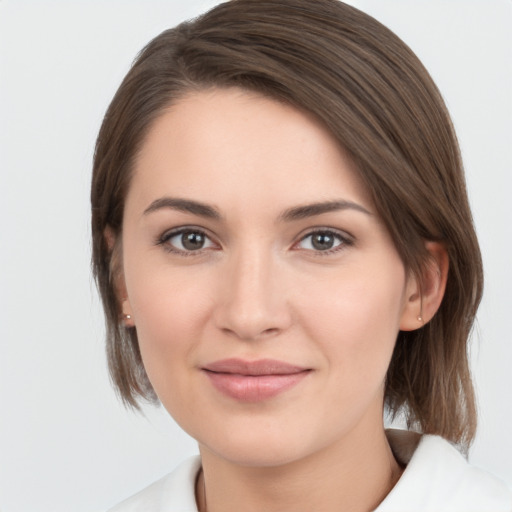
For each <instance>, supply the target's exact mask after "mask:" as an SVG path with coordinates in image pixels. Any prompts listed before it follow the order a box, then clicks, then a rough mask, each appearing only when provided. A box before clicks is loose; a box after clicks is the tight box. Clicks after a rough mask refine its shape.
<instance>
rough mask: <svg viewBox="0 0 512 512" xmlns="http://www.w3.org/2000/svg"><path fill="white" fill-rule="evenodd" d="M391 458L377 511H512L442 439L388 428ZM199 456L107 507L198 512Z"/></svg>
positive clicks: (502, 488)
mask: <svg viewBox="0 0 512 512" xmlns="http://www.w3.org/2000/svg"><path fill="white" fill-rule="evenodd" d="M387 435H388V440H389V443H390V445H391V448H392V450H393V453H394V454H395V457H396V458H397V459H398V460H399V461H400V462H401V463H402V464H405V465H406V468H405V471H404V472H403V474H402V476H401V478H400V480H399V481H398V483H397V484H396V485H395V487H394V488H393V489H392V490H391V492H390V493H389V494H388V496H387V497H386V498H385V499H384V501H383V502H382V503H381V504H380V505H379V506H378V507H377V509H376V510H375V512H512V492H511V491H510V490H509V489H508V488H507V486H506V485H505V484H504V483H503V482H501V481H500V480H498V479H497V478H495V477H494V476H492V475H491V474H489V473H487V472H485V471H483V470H481V469H478V468H476V467H473V466H471V465H470V464H468V462H467V461H466V459H464V457H463V456H462V455H461V454H460V453H459V452H458V451H457V450H456V449H455V448H454V447H453V446H452V445H451V444H450V443H449V442H448V441H446V440H444V439H442V438H441V437H438V436H429V435H424V436H419V435H418V434H415V433H413V432H406V431H399V430H391V431H387ZM200 468H201V460H200V458H199V457H198V456H196V457H192V458H190V459H188V460H186V461H184V462H183V463H181V464H180V465H179V466H178V467H177V468H176V469H175V470H174V471H173V472H172V473H170V474H168V475H166V476H164V477H163V478H161V479H160V480H158V481H157V482H155V483H153V484H152V485H150V486H149V487H146V488H145V489H143V490H142V491H140V492H139V493H137V494H135V495H134V496H132V497H131V498H128V499H127V500H125V501H123V502H122V503H120V504H119V505H117V506H116V507H114V508H112V509H111V510H110V511H109V512H197V505H196V500H195V489H194V486H195V481H196V477H197V473H198V471H199V469H200Z"/></svg>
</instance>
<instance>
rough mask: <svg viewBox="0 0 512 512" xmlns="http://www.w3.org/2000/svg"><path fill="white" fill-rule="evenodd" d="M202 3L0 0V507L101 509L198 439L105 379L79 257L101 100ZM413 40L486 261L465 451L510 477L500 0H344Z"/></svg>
mask: <svg viewBox="0 0 512 512" xmlns="http://www.w3.org/2000/svg"><path fill="white" fill-rule="evenodd" d="M214 3H215V2H203V1H199V0H187V1H184V0H166V1H154V0H152V1H147V0H146V1H143V0H139V1H132V0H115V1H114V0H109V1H108V2H105V1H101V2H100V1H99V0H89V1H85V0H82V1H63V0H61V1H45V2H41V1H36V0H33V1H28V0H18V1H15V0H12V1H10V0H0V237H1V238H0V404H1V405H0V407H1V413H0V509H1V510H2V511H3V512H69V511H74V512H81V511H88V512H95V511H100V510H105V509H106V508H108V507H109V506H111V505H113V504H114V503H116V502H118V501H119V500H121V499H122V498H123V497H125V496H127V495H129V494H131V493H133V492H134V491H136V490H138V489H139V488H141V487H143V486H145V485H146V484H148V483H149V482H151V481H152V480H154V479H156V478H157V477H159V476H160V475H162V474H164V473H166V472H168V471H169V470H170V469H172V468H173V467H174V466H175V465H176V464H177V463H178V462H179V461H180V460H181V459H183V458H184V457H185V456H187V455H189V454H192V453H195V452H196V447H195V444H194V441H193V440H191V439H190V438H188V437H187V436H186V435H185V434H183V433H182V432H180V431H179V429H178V427H176V426H175V424H174V423H173V422H172V420H170V419H169V418H168V417H167V415H166V414H165V412H164V411H162V410H159V409H152V408H150V409H148V411H147V417H142V416H139V415H134V414H132V413H129V412H126V411H125V410H124V409H123V407H122V406H121V405H120V404H119V403H118V402H117V401H116V398H115V396H114V393H113V391H112V390H111V388H110V387H109V381H108V377H107V373H106V367H105V362H104V354H103V320H102V314H101V311H100V306H99V304H98V299H97V296H96V292H95V289H94V285H93V283H92V281H91V277H90V273H89V257H90V241H89V236H90V235H89V224H88V223H89V204H88V194H89V180H90V168H91V159H92V151H93V145H94V140H95V136H96V133H97V130H98V128H99V125H100V123H101V119H102V116H103V114H104V111H105V109H106V107H107V105H108V102H109V101H110V99H111V97H112V95H113V94H114V92H115V90H116V88H117V86H118V85H119V83H120V81H121V79H122V77H123V76H124V74H125V73H126V71H127V70H128V67H129V65H130V63H131V61H132V59H133V58H134V56H135V55H136V53H137V52H138V51H139V50H140V49H141V48H142V46H143V45H144V44H145V43H146V42H148V41H149V39H151V38H152V37H154V36H155V35H157V34H158V33H159V32H161V31H162V30H164V29H166V28H168V27H170V26H173V25H175V24H176V23H177V22H179V21H181V20H183V19H186V18H188V17H190V16H193V15H195V14H198V13H199V12H201V11H202V10H204V9H205V8H206V7H209V6H211V5H213V4H214ZM351 3H352V4H354V5H356V6H358V7H359V8H361V9H362V10H365V11H367V12H368V13H370V14H372V15H374V16H375V17H376V18H377V19H379V20H381V21H382V22H384V23H385V24H387V25H388V26H389V27H390V28H392V29H393V30H394V31H395V32H397V34H398V35H400V36H401V37H402V38H403V39H404V40H405V41H406V42H407V43H408V44H409V45H410V46H411V47H412V48H413V50H414V51H416V52H417V54H418V55H419V57H420V58H421V59H422V60H423V61H424V63H425V64H426V66H427V68H428V69H429V70H430V71H431V73H432V75H433V77H434V79H435V80H436V81H437V83H438V85H439V87H440V89H441V91H442V93H443V95H444V97H445V99H446V101H447V103H448V106H449V108H450V110H451V113H452V115H453V118H454V121H455V125H456V128H457V130H458V134H459V137H460V142H461V146H462V151H463V156H464V160H465V164H466V169H467V177H468V186H469V194H470V198H471V202H472V205H473V208H474V215H475V220H476V225H477V229H478V233H479V236H480V240H481V244H482V250H483V254H484V260H485V268H486V279H487V281H486V292H485V299H484V303H483V305H482V307H481V310H480V314H479V328H478V335H477V336H476V337H475V340H474V348H473V362H474V373H475V377H476V384H477V388H478V397H479V403H480V411H481V414H480V416H481V417H480V431H479V435H478V438H477V440H476V442H475V444H474V448H473V450H472V452H471V461H472V462H473V463H474V464H476V465H478V466H481V467H484V468H486V469H488V470H490V471H492V472H494V473H496V474H498V475H500V476H501V477H502V478H503V479H505V480H506V481H507V482H508V483H509V485H512V464H511V462H510V461H511V459H512V440H511V437H510V430H511V427H512V403H511V402H512V398H511V391H512V385H511V383H512V376H511V370H510V369H511V366H512V365H511V363H512V344H511V339H510V328H509V324H510V316H511V307H512V272H511V267H512V265H511V260H512V258H511V252H512V229H511V221H512V206H511V201H510V191H511V190H512V178H511V164H512V158H511V143H512V121H511V120H512V100H511V93H512V70H511V63H512V36H511V33H512V31H511V26H512V2H511V1H509V0H480V1H471V0H429V1H426V0H425V1H423V0H421V1H411V0H366V1H365V0H360V1H358V0H353V1H352V2H351Z"/></svg>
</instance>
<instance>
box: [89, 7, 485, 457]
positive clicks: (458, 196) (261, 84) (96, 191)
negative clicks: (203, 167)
mask: <svg viewBox="0 0 512 512" xmlns="http://www.w3.org/2000/svg"><path fill="white" fill-rule="evenodd" d="M231 86H238V87H242V88H245V89H250V90H253V91H258V92H260V93H262V94H264V95H267V96H269V97H272V98H276V99H278V100H280V101H285V102H288V103H290V104H292V105H295V106H297V107H298V108H301V109H304V110H306V111H309V112H311V113H312V114H314V115H315V116H316V117H317V118H318V119H320V120H321V121H322V122H323V123H324V124H325V125H326V126H327V128H328V129H329V130H330V131H331V132H332V133H333V134H334V136H335V137H336V138H337V140H339V143H340V145H342V146H343V147H344V148H345V149H346V150H347V151H348V152H349V153H350V154H351V156H352V157H353V159H354V160H355V162H356V163H357V166H358V170H359V172H360V175H361V177H362V179H363V180H364V182H365V183H366V186H367V187H368V190H369V191H370V193H371V194H372V196H373V200H374V202H375V205H376V208H377V210H378V212H379V214H380V216H381V217H382V219H383V221H384V223H385V224H386V226H387V228H388V230H389V232H390V234H391V236H392V238H393V240H394V243H395V246H396V248H397V250H398V252H399V254H400V256H401V258H402V260H403V262H404V265H405V267H406V268H407V269H408V270H409V271H411V272H414V273H415V274H416V275H417V276H421V274H422V269H424V268H425V265H426V264H427V260H428V253H427V252H426V249H425V243H424V242H425V240H435V241H441V242H442V243H443V245H444V246H445V247H446V250H447V252H448V256H449V260H450V268H449V275H448V282H447V287H446V292H445V296H444V299H443V301H442V304H441V306H440V309H439V311H438V312H437V314H436V315H435V316H434V318H433V319H432V320H431V321H430V322H429V323H428V324H427V325H425V326H424V327H422V328H421V329H418V330H416V331H412V332H400V333H399V335H398V338H397V342H396V347H395V350H394V353H393V357H392V361H391V364H390V367H389V370H388V374H387V381H386V390H385V400H386V405H387V408H388V410H389V411H391V412H392V413H394V414H396V413H398V412H405V414H406V417H407V420H408V425H409V426H410V427H413V428H416V429H418V430H420V431H422V432H424V433H429V434H439V435H441V436H443V437H445V438H446V439H449V440H451V441H453V442H456V443H459V444H460V445H461V447H462V448H467V447H468V446H469V444H470V443H471V441H472V439H473V437H474V434H475V429H476V411H475V400H474V394H473V387H472V383H471V377H470V372H469V365H468V353H467V342H468V337H469V334H470V331H471V328H472V325H473V321H474V317H475V314H476V310H477V307H478V304H479V301H480V298H481V294H482V265H481V257H480V251H479V247H478V242H477V239H476V235H475V232H474V228H473V222H472V217H471V212H470V209H469V205H468V199H467V193H466V188H465V181H464V173H463V169H462V163H461V158H460V154H459V148H458V144H457V140H456V136H455V133H454V130H453V127H452V124H451V121H450V117H449V115H448V112H447V110H446V107H445V105H444V102H443V100H442V98H441V95H440V93H439V91H438V89H437V88H436V86H435V84H434V83H433V81H432V79H431V77H430V76H429V74H428V72H427V71H426V70H425V68H424V67H423V65H422V64H421V63H420V61H419V60H418V58H417V57H416V56H415V55H414V54H413V52H412V51H411V50H410V49H409V48H408V47H407V46H406V45H405V44H404V43H403V42H402V41H401V40H400V39H399V38H398V37H397V36H396V35H394V34H393V33H392V32H391V31H390V30H388V29H387V28H386V27H384V26H383V25H381V24H380V23H379V22H377V21H376V20H375V19H373V18H372V17H370V16H368V15H366V14H364V13H362V12H360V11H359V10H357V9H355V8H353V7H350V6H348V5H346V4H343V3H342V2H339V1H338V0H315V1H311V0H232V1H229V2H226V3H224V4H221V5H219V6H217V7H215V8H214V9H212V10H211V11H210V12H208V13H206V14H205V15H203V16H201V17H199V18H197V19H195V20H193V21H191V22H186V23H183V24H181V25H179V26H178V27H176V28H174V29H171V30H167V31H165V32H163V33H162V34H160V35H159V36H158V37H156V38H155V39H154V40H153V41H151V42H150V43H149V44H148V45H147V46H146V48H144V49H143V51H142V52H141V53H140V55H139V56H138V58H137V59H136V61H135V62H134V64H133V66H132V68H131V70H130V71H129V73H128V74H127V76H126V77H125V79H124V81H123V82H122V84H121V86H120V87H119V90H118V91H117V93H116V95H115V97H114V99H113V101H112V103H111V105H110V107H109V109H108V111H107V113H106V115H105V119H104V121H103V125H102V127H101V130H100V133H99V136H98V140H97V145H96V152H95V157H94V171H93V180H92V193H91V201H92V236H93V270H94V275H95V277H96V280H97V284H98V288H99V291H100V293H101V298H102V300H103V305H104V309H105V315H106V324H107V347H108V360H109V367H110V372H111V376H112V379H113V382H114V384H115V386H116V387H117V389H118V391H119V393H120V395H121V397H122V398H123V400H124V401H125V402H126V403H128V404H131V405H133V406H135V407H137V400H138V399H140V398H147V399H152V398H155V396H154V392H153V390H152V388H151V384H150V383H149V381H148V378H147V375H146V373H145V370H144V367H143V365H142V361H141V356H140V352H139V347H138V342H137V333H136V330H135V328H132V329H125V328H124V327H123V326H122V325H120V321H119V316H120V311H119V302H118V299H117V297H116V290H115V287H114V281H115V279H112V275H111V274H112V272H117V271H119V270H120V269H119V265H118V264H116V263H115V261H114V260H116V259H119V254H118V252H119V251H118V250H117V249H114V250H113V251H112V250H110V248H109V246H108V244H107V241H106V239H105V229H106V228H107V226H108V227H109V228H110V229H111V230H112V232H113V234H114V235H115V236H116V239H117V241H119V239H120V237H121V235H122V218H123V208H124V198H125V197H126V193H127V189H128V187H129V184H130V176H131V172H132V164H133V161H134V158H135V156H136V155H137V152H138V150H139V149H140V147H141V144H142V143H143V141H144V137H145V134H146V133H147V132H148V129H149V128H150V127H151V125H152V122H153V121H154V120H155V118H156V117H158V116H159V115H160V114H161V113H162V111H163V109H164V108H165V107H167V106H168V105H169V104H171V103H173V102H176V101H177V100H178V99H179V98H180V97H182V96H183V95H185V94H187V93H189V92H191V91H194V90H200V89H205V88H210V87H231ZM117 245H119V244H117Z"/></svg>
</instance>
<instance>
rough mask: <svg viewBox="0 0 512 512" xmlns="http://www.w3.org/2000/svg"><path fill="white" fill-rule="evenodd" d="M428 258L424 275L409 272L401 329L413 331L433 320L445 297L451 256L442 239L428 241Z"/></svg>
mask: <svg viewBox="0 0 512 512" xmlns="http://www.w3.org/2000/svg"><path fill="white" fill-rule="evenodd" d="M425 248H426V249H427V251H428V253H429V260H428V261H427V263H426V264H425V267H424V269H423V272H422V274H421V277H417V276H412V275H411V276H410V278H409V279H410V281H409V283H408V289H407V298H406V301H407V302H406V304H405V306H404V311H403V314H402V318H401V322H400V330H402V331H414V330H416V329H419V328H421V327H423V326H424V325H425V324H426V323H428V322H430V320H431V319H432V318H433V316H434V315H435V314H436V312H437V310H438V309H439V306H440V305H441V302H442V300H443V297H444V292H445V289H446V281H447V279H448V268H449V258H448V253H447V252H446V248H445V247H444V245H443V244H441V243H439V242H426V243H425Z"/></svg>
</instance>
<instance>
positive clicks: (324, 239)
mask: <svg viewBox="0 0 512 512" xmlns="http://www.w3.org/2000/svg"><path fill="white" fill-rule="evenodd" d="M335 242H336V239H335V238H334V236H333V235H332V234H330V233H315V234H314V235H311V245H312V246H313V247H314V248H315V249H316V250H317V251H325V250H328V249H332V248H333V247H334V244H335Z"/></svg>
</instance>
